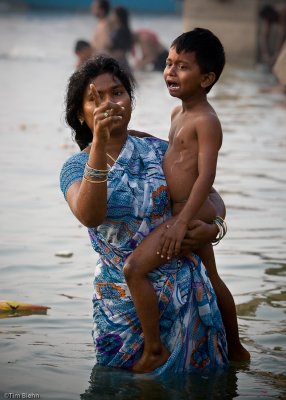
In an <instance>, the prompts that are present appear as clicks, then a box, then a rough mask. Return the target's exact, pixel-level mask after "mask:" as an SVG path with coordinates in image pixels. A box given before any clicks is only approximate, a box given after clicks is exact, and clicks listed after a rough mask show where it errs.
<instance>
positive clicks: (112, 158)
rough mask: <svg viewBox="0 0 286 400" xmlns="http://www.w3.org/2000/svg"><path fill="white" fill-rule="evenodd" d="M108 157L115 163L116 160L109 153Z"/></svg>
mask: <svg viewBox="0 0 286 400" xmlns="http://www.w3.org/2000/svg"><path fill="white" fill-rule="evenodd" d="M106 155H107V157H109V158H110V159H111V160H112V161H113V162H114V163H116V160H115V159H114V158H113V157H112V156H111V155H110V154H108V153H106Z"/></svg>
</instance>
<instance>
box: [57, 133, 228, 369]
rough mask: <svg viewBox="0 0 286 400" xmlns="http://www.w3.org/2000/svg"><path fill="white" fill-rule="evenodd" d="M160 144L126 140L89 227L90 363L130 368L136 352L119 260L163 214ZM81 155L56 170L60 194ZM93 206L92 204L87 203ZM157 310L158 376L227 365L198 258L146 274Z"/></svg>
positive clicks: (79, 170) (166, 207)
mask: <svg viewBox="0 0 286 400" xmlns="http://www.w3.org/2000/svg"><path fill="white" fill-rule="evenodd" d="M166 148H167V143H166V142H165V141H163V140H160V139H155V138H136V137H132V136H129V137H128V139H127V141H126V143H125V145H124V147H123V149H122V151H121V153H120V155H119V157H118V159H117V161H116V163H115V164H114V165H113V167H112V168H111V170H110V172H109V175H108V200H107V202H108V203H107V215H106V219H105V221H104V223H103V224H102V225H100V226H98V227H96V228H89V229H88V231H89V236H90V240H91V244H92V246H93V248H94V250H95V251H96V252H97V253H98V254H99V259H98V261H97V265H96V267H95V275H94V297H93V320H94V325H93V331H92V335H93V340H94V345H95V353H96V361H97V363H98V364H101V365H106V366H112V367H118V368H130V367H131V366H132V365H133V364H134V363H135V362H136V360H138V359H139V357H140V355H141V354H142V351H143V346H144V337H143V333H142V329H141V325H140V322H139V320H138V317H137V315H136V310H135V308H134V304H133V302H132V298H131V296H130V292H129V290H128V287H127V285H126V282H125V280H124V275H123V270H122V269H123V265H124V261H125V259H126V257H127V256H128V255H129V254H130V253H131V252H132V250H133V249H134V248H135V247H136V246H138V244H139V243H140V242H141V241H142V239H143V238H144V237H145V236H147V235H148V233H149V232H150V231H151V230H152V229H154V228H155V227H156V226H158V225H160V224H161V223H162V222H164V221H165V220H166V219H168V218H169V217H170V216H171V209H170V199H169V194H168V190H167V186H166V181H165V177H164V174H163V170H162V159H163V156H164V153H165V151H166ZM87 160H88V154H87V153H85V152H81V153H79V154H76V155H74V156H72V157H71V158H70V159H69V160H68V161H67V162H66V163H65V164H64V166H63V169H62V172H61V189H62V191H63V193H64V195H66V192H67V189H68V187H69V186H70V185H71V184H72V183H73V182H75V181H76V180H80V179H82V176H83V171H84V165H85V163H86V161H87ZM94 207H96V204H95V205H94ZM149 279H150V280H151V282H152V284H153V286H154V289H155V291H156V293H157V297H158V304H159V309H160V331H161V338H162V341H163V342H164V344H165V345H166V347H167V348H168V349H169V351H170V357H169V359H168V360H167V362H166V363H165V364H164V365H163V366H162V367H160V368H158V369H157V370H155V372H154V374H158V375H160V374H162V373H163V372H165V371H169V372H170V371H171V372H180V371H184V370H196V371H206V370H209V369H213V368H215V367H225V366H226V365H227V345H226V338H225V331H224V327H223V324H222V320H221V315H220V312H219V309H218V307H217V302H216V296H215V293H214V290H213V288H212V286H211V284H210V281H209V279H208V277H207V274H206V270H205V268H204V266H203V265H202V264H201V262H200V260H199V259H198V265H197V266H195V265H194V264H193V263H192V261H190V260H189V259H186V258H181V259H176V260H171V261H168V262H167V263H165V264H163V265H162V266H160V267H159V268H157V269H155V270H154V271H153V272H152V273H150V274H149Z"/></svg>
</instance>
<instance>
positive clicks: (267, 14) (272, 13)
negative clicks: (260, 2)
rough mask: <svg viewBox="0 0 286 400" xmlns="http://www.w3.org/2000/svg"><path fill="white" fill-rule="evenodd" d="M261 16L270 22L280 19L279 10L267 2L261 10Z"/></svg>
mask: <svg viewBox="0 0 286 400" xmlns="http://www.w3.org/2000/svg"><path fill="white" fill-rule="evenodd" d="M259 16H260V17H261V18H262V19H265V20H267V21H268V22H270V23H274V22H277V21H278V20H279V14H278V12H277V11H276V10H275V8H274V7H273V6H271V5H270V4H266V5H265V6H263V7H262V8H261V10H260V11H259Z"/></svg>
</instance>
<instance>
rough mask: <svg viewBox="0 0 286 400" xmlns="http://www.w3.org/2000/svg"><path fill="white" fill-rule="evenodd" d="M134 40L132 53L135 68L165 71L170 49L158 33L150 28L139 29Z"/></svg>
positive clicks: (134, 35)
mask: <svg viewBox="0 0 286 400" xmlns="http://www.w3.org/2000/svg"><path fill="white" fill-rule="evenodd" d="M133 40H134V48H133V52H132V54H133V56H134V58H135V64H134V68H135V69H139V70H146V69H151V70H153V71H161V72H163V71H164V68H165V66H166V59H167V57H168V50H167V49H166V48H165V46H164V45H163V44H162V43H161V42H160V41H159V38H158V36H157V35H156V33H155V32H153V31H151V30H150V29H144V28H143V29H138V30H136V31H135V32H134V33H133ZM138 52H139V54H138ZM138 56H139V57H138Z"/></svg>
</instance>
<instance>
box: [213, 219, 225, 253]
mask: <svg viewBox="0 0 286 400" xmlns="http://www.w3.org/2000/svg"><path fill="white" fill-rule="evenodd" d="M212 223H213V224H215V225H216V226H217V227H218V234H217V236H216V238H215V239H214V240H212V245H213V246H216V245H217V244H219V242H220V241H221V239H222V238H224V236H225V235H226V232H227V225H226V222H225V220H224V219H223V218H221V217H219V216H217V217H215V219H214V220H213V222H212Z"/></svg>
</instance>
